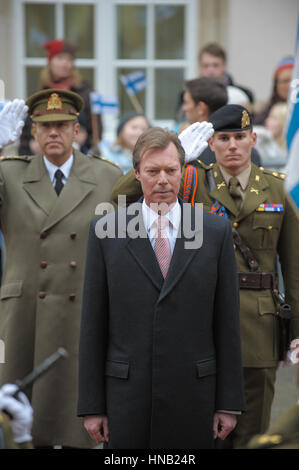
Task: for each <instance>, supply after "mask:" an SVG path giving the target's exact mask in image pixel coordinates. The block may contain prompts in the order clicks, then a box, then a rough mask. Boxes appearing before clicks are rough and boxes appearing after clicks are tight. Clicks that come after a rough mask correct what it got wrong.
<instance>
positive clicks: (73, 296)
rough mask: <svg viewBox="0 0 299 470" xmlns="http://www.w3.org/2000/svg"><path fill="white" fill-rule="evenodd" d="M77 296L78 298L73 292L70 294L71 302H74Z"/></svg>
mask: <svg viewBox="0 0 299 470" xmlns="http://www.w3.org/2000/svg"><path fill="white" fill-rule="evenodd" d="M75 298H76V296H75V294H71V295H70V296H69V300H70V301H71V302H73V301H74V300H75Z"/></svg>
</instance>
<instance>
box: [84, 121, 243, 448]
mask: <svg viewBox="0 0 299 470" xmlns="http://www.w3.org/2000/svg"><path fill="white" fill-rule="evenodd" d="M133 163H134V168H135V175H136V178H137V179H138V180H140V182H141V185H142V189H143V194H144V198H143V199H142V200H141V201H139V203H137V205H136V204H135V205H134V206H133V205H132V206H129V207H128V208H127V209H120V210H119V211H118V212H116V213H112V214H111V213H110V214H108V215H106V216H105V217H103V218H100V219H98V220H95V221H94V222H93V223H92V224H91V228H90V234H89V242H88V253H87V264H86V273H85V285H84V296H83V297H84V298H83V309H82V319H81V335H80V353H79V402H78V415H79V416H84V426H85V428H86V429H87V431H88V432H89V434H90V435H91V437H92V438H93V439H94V440H95V441H96V442H105V446H106V447H108V448H111V449H120V448H125V449H138V448H143V449H146V448H155V449H161V448H168V449H184V448H185V449H186V448H189V449H190V448H191V449H203V448H205V449H209V448H213V447H214V446H215V442H216V438H220V439H225V437H226V436H227V435H228V434H229V433H230V432H231V431H232V429H233V428H234V427H235V425H236V420H237V415H238V414H239V413H240V412H242V411H243V410H244V407H245V405H244V395H243V382H242V364H241V346H240V330H239V293H238V283H237V273H236V264H235V256H234V250H233V242H232V231H231V224H230V223H229V222H228V221H227V220H225V219H224V218H221V217H214V216H213V215H211V214H208V213H206V212H205V211H201V208H200V207H191V206H190V205H188V204H181V202H180V201H179V200H178V198H177V195H178V192H179V186H180V178H181V175H182V166H183V164H184V150H183V148H182V147H181V144H180V142H179V140H178V138H177V137H176V136H175V135H174V134H173V133H170V132H168V131H166V130H163V129H160V128H152V129H149V130H148V131H146V132H145V133H143V134H142V135H141V136H140V138H139V139H138V142H137V144H136V146H135V149H134V154H133ZM166 219H167V223H166V224H165V220H166ZM163 221H164V222H163ZM164 225H166V227H164Z"/></svg>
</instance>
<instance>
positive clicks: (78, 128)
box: [74, 122, 80, 137]
mask: <svg viewBox="0 0 299 470" xmlns="http://www.w3.org/2000/svg"><path fill="white" fill-rule="evenodd" d="M79 132H80V124H79V122H76V124H75V125H74V136H75V137H77V135H78V134H79Z"/></svg>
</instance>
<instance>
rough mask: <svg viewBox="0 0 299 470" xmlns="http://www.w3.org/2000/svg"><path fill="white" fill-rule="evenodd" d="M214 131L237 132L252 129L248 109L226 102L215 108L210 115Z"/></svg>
mask: <svg viewBox="0 0 299 470" xmlns="http://www.w3.org/2000/svg"><path fill="white" fill-rule="evenodd" d="M210 122H211V123H212V124H213V127H214V130H215V132H217V131H223V132H238V131H246V130H247V129H252V116H251V114H250V112H249V111H248V109H246V108H244V106H241V105H239V104H226V105H225V106H222V107H221V108H219V109H217V111H215V112H214V113H213V114H212V115H211V117H210Z"/></svg>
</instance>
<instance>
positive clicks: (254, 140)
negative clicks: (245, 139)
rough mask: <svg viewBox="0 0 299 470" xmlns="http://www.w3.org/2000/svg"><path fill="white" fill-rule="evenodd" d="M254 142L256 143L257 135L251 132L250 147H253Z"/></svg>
mask: <svg viewBox="0 0 299 470" xmlns="http://www.w3.org/2000/svg"><path fill="white" fill-rule="evenodd" d="M256 141H257V134H256V132H253V133H252V147H254V146H255V144H256Z"/></svg>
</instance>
